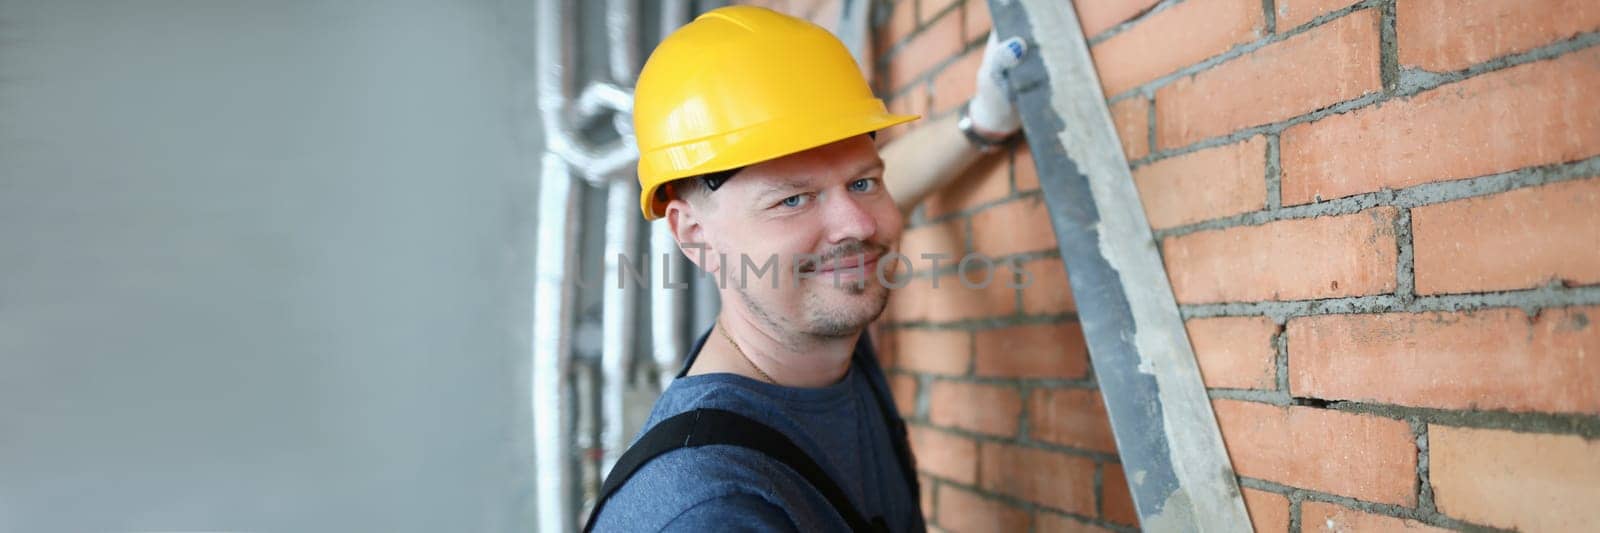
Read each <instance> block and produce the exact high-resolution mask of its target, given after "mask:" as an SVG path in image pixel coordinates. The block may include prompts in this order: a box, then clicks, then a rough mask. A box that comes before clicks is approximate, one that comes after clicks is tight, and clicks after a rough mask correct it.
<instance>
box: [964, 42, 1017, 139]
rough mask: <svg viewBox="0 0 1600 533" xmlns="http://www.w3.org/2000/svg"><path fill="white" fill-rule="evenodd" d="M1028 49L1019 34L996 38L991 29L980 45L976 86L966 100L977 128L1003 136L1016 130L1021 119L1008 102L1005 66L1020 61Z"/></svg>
mask: <svg viewBox="0 0 1600 533" xmlns="http://www.w3.org/2000/svg"><path fill="white" fill-rule="evenodd" d="M1027 52H1028V43H1027V42H1026V41H1023V40H1022V38H1020V37H1012V38H1010V39H1006V40H1005V41H1004V42H999V41H997V40H996V37H995V36H994V32H993V31H990V32H989V43H988V45H986V46H985V47H984V49H983V63H982V64H980V65H978V87H977V90H976V91H975V92H974V94H973V95H972V101H971V102H970V103H968V104H967V116H969V117H971V118H972V125H973V126H974V127H975V128H977V129H978V130H979V131H980V132H983V133H986V134H992V135H995V136H997V137H1004V136H1008V135H1011V134H1012V133H1016V131H1017V128H1019V127H1021V125H1022V119H1021V117H1019V116H1017V106H1016V105H1015V104H1013V103H1012V102H1011V98H1010V96H1009V91H1007V87H1008V85H1009V83H1008V82H1007V81H1006V77H1005V74H1006V70H1007V69H1010V68H1011V67H1014V66H1016V65H1017V63H1021V62H1022V56H1023V54H1026V53H1027Z"/></svg>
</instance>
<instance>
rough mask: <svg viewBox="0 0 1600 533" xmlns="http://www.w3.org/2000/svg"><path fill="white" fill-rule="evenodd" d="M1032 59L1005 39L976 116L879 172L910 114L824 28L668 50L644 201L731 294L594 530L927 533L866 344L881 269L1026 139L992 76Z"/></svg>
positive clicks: (728, 12) (649, 134) (759, 33)
mask: <svg viewBox="0 0 1600 533" xmlns="http://www.w3.org/2000/svg"><path fill="white" fill-rule="evenodd" d="M1022 51H1023V47H1022V43H1021V41H1019V40H1011V41H1007V42H1006V43H996V42H995V39H994V37H993V36H991V37H990V40H989V44H988V50H987V51H986V54H985V56H984V59H983V66H982V67H981V68H980V69H979V74H978V77H979V80H978V84H977V91H976V95H975V96H974V98H973V101H972V102H971V103H969V105H968V107H967V110H966V111H964V112H963V113H961V116H960V117H951V118H947V119H944V120H940V121H937V122H933V123H931V124H926V125H923V126H922V127H920V128H918V129H916V130H914V131H912V132H911V133H909V134H907V135H905V136H904V137H902V138H900V139H898V140H896V141H895V142H893V143H891V144H889V145H888V146H887V147H885V148H884V150H883V151H882V153H881V158H880V153H879V150H878V149H877V148H876V146H875V145H874V143H873V137H872V136H873V134H874V132H876V131H878V130H881V129H884V128H887V127H889V126H893V125H895V124H900V123H904V122H908V121H911V120H915V119H917V118H918V117H916V116H906V115H895V114H891V113H888V112H887V111H886V110H885V109H884V105H883V103H882V102H881V101H880V100H878V99H876V98H875V97H873V95H872V93H871V90H870V88H869V87H868V86H867V83H866V81H865V80H864V79H863V78H862V76H861V74H860V71H859V70H858V69H857V67H856V65H855V63H854V61H853V60H852V59H851V58H850V56H849V53H848V52H847V51H846V50H845V48H844V46H843V45H842V44H841V43H839V41H838V40H837V39H835V38H834V37H833V36H832V35H831V34H829V33H828V32H827V31H826V30H823V29H821V28H819V27H817V26H815V25H812V24H810V23H808V22H805V21H802V20H799V19H795V18H791V17H788V16H785V15H781V14H778V13H775V12H772V11H768V10H765V9H760V8H753V7H729V8H723V9H718V10H715V11H711V12H709V13H707V14H705V15H703V16H701V17H699V18H697V19H696V20H695V21H694V22H692V23H690V24H688V25H686V26H684V27H683V28H681V29H680V30H678V31H677V32H675V33H674V34H672V35H671V36H669V37H667V38H666V39H665V40H663V41H662V43H661V44H660V46H659V47H657V49H656V51H655V52H654V53H653V54H652V55H651V57H650V59H649V61H648V62H647V63H646V64H645V67H644V70H643V72H642V73H641V74H640V76H639V82H638V87H637V89H636V103H635V106H634V128H635V131H636V134H637V136H638V141H639V151H640V160H639V181H640V185H641V186H642V195H641V198H640V204H641V207H642V208H643V210H644V216H645V217H646V218H647V219H652V220H653V219H657V218H664V219H665V223H666V224H669V225H670V228H671V230H672V234H673V235H674V237H675V238H676V239H677V242H678V244H679V245H680V247H681V248H682V249H683V251H684V253H685V255H687V256H688V257H689V259H690V260H691V261H693V262H695V264H696V265H697V266H699V267H700V268H701V269H702V270H704V271H705V272H706V273H708V274H710V275H712V276H714V278H715V279H719V280H726V282H725V284H724V286H722V287H721V288H720V291H721V295H722V302H723V305H722V310H721V314H720V316H719V317H718V319H717V322H716V324H715V326H713V328H712V330H713V331H708V332H706V334H705V335H703V336H701V337H700V339H699V340H698V341H697V342H696V343H695V345H694V347H692V348H691V349H690V353H689V356H688V357H687V363H686V365H685V366H686V368H685V370H684V372H683V373H682V374H680V375H679V377H678V379H677V380H676V381H674V382H673V383H672V385H671V386H670V387H668V388H667V390H666V391H664V392H663V393H662V395H661V398H660V399H659V400H658V401H657V402H656V405H655V409H654V411H653V412H652V414H651V416H650V419H649V421H648V422H647V423H646V430H645V433H644V435H643V436H642V437H641V438H640V439H639V440H638V441H636V442H635V444H634V446H633V447H632V448H630V450H629V452H628V453H627V454H625V455H624V457H623V458H622V460H621V461H620V462H619V463H618V466H617V467H616V469H614V470H613V471H612V473H611V475H610V478H609V479H608V480H607V484H606V485H607V486H606V488H607V489H608V490H607V492H606V493H605V494H603V495H602V497H601V503H600V505H599V506H598V508H597V510H596V515H595V517H594V519H593V520H591V523H590V525H591V526H592V527H593V528H594V529H596V530H600V531H659V530H672V531H707V530H715V531H724V530H757V531H773V530H778V531H839V530H849V529H887V530H892V531H916V530H922V529H924V524H923V521H922V512H921V510H920V508H919V501H920V499H919V497H918V496H919V495H918V493H917V487H916V476H915V474H914V473H913V471H912V470H913V467H912V462H911V459H910V456H909V450H908V449H907V448H908V446H907V445H906V443H905V429H904V425H903V423H902V421H901V420H900V417H899V415H898V414H897V412H896V410H895V409H894V404H893V399H892V396H890V395H889V393H888V388H887V386H886V384H885V382H884V379H883V375H882V371H881V369H880V368H879V367H878V364H877V360H876V357H875V356H874V355H873V353H872V351H871V345H870V343H869V342H867V340H866V339H865V336H864V335H863V330H864V329H865V328H866V327H867V325H868V324H870V323H871V322H872V321H873V320H874V319H876V318H877V317H878V315H879V314H880V313H882V311H883V309H884V306H885V304H886V302H887V299H888V297H889V290H888V288H887V287H886V286H885V285H884V283H883V281H884V278H880V276H879V271H880V270H881V271H882V272H884V273H886V275H887V273H892V272H894V270H895V268H896V267H897V266H898V265H899V263H898V262H897V261H893V260H889V261H885V264H884V265H879V264H878V263H879V262H880V260H885V259H888V258H886V257H885V254H887V253H889V252H891V251H892V250H893V249H894V247H895V244H896V241H897V240H898V239H899V237H900V233H901V229H902V227H903V223H904V213H905V212H906V211H908V210H910V209H911V207H912V206H915V205H916V204H917V203H918V202H919V201H920V200H921V199H922V197H924V196H925V195H927V194H928V193H929V192H930V191H931V190H933V189H935V188H937V187H938V186H940V185H942V184H943V183H944V182H946V181H948V180H949V179H951V178H952V177H954V176H956V175H959V174H961V173H962V171H963V170H964V169H965V168H966V167H967V166H968V165H969V164H971V163H972V162H973V161H974V160H976V159H977V158H978V156H979V154H980V152H982V151H986V150H988V149H989V148H992V147H993V146H994V145H996V144H998V143H999V142H1001V141H1003V140H1005V139H1006V138H1007V137H1008V136H1010V135H1011V134H1013V133H1014V132H1015V131H1016V130H1017V125H1018V120H1017V117H1016V111H1015V110H1014V108H1013V107H1012V106H1011V104H1010V103H1009V102H1008V101H1007V98H1006V95H1005V92H1004V91H1003V90H1002V89H1001V88H1000V86H999V82H1000V77H999V73H1000V71H1001V69H1003V68H1006V67H1009V66H1010V65H1013V64H1015V62H1016V61H1017V60H1018V59H1019V58H1020V57H1021V54H1022ZM774 257H775V258H778V261H777V263H776V264H777V268H767V265H768V264H769V260H770V258H774ZM913 259H916V258H913ZM880 266H881V267H882V268H881V269H880ZM763 269H765V270H763ZM754 272H762V274H761V275H760V276H754V275H753V273H754Z"/></svg>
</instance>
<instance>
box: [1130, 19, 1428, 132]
mask: <svg viewBox="0 0 1600 533" xmlns="http://www.w3.org/2000/svg"><path fill="white" fill-rule="evenodd" d="M1378 63H1379V61H1378V13H1377V10H1373V9H1367V10H1363V11H1357V12H1355V13H1351V14H1350V15H1347V16H1345V17H1343V18H1340V19H1338V20H1335V21H1333V22H1330V23H1328V24H1324V25H1322V26H1320V27H1318V28H1315V29H1313V30H1311V31H1308V32H1306V33H1302V34H1300V35H1296V36H1293V37H1290V38H1288V39H1286V40H1284V41H1281V42H1278V43H1274V44H1272V45H1269V46H1267V47H1264V48H1262V49H1260V50H1256V51H1254V52H1251V53H1250V54H1249V55H1246V56H1244V57H1240V58H1236V59H1233V60H1230V61H1228V62H1226V63H1223V64H1221V65H1217V66H1216V67H1213V68H1212V69H1211V70H1207V71H1203V72H1200V73H1198V74H1195V75H1194V76H1190V77H1186V78H1182V79H1179V80H1177V81H1175V82H1173V83H1172V84H1171V85H1167V86H1166V87H1162V88H1161V90H1160V91H1158V92H1157V93H1156V145H1157V146H1159V147H1161V148H1177V147H1180V146H1187V145H1189V144H1193V143H1195V142H1197V141H1200V140H1203V139H1208V138H1211V137H1217V136H1220V135H1225V134H1228V133H1230V132H1233V131H1236V130H1239V129H1241V128H1247V127H1251V126H1257V125H1261V124H1268V123H1272V122H1277V121H1280V120H1284V119H1288V118H1292V117H1295V116H1299V115H1303V114H1306V113H1309V112H1311V111H1315V110H1317V109H1321V108H1323V107H1327V106H1329V105H1332V104H1335V103H1338V102H1342V101H1345V100H1350V99H1352V98H1355V97H1358V96H1361V95H1363V94H1367V93H1372V92H1377V91H1379V90H1380V89H1382V88H1383V84H1382V80H1381V79H1380V78H1379V75H1378ZM1395 131H1397V132H1398V131H1403V130H1401V129H1399V128H1397V129H1396V130H1395ZM1407 137H1409V136H1407Z"/></svg>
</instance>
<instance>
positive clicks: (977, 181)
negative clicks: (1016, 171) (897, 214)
mask: <svg viewBox="0 0 1600 533" xmlns="http://www.w3.org/2000/svg"><path fill="white" fill-rule="evenodd" d="M1010 195H1011V168H1010V166H1009V165H1007V164H1006V160H1005V158H1004V157H1003V155H1002V154H994V155H990V156H987V157H984V158H983V159H979V160H978V162H977V163H974V164H973V166H971V167H969V168H968V169H967V171H966V173H965V174H962V175H961V176H960V177H958V178H956V179H955V181H953V182H951V183H950V184H948V185H945V186H944V187H940V188H939V189H938V190H935V191H934V192H933V194H932V195H930V196H928V199H927V200H924V201H923V203H922V215H923V216H925V217H928V218H934V217H942V216H945V215H948V214H950V213H955V212H958V211H964V210H967V209H972V208H973V207H976V206H979V205H982V204H986V203H990V202H996V201H999V200H1000V199H1002V198H1005V197H1007V196H1010ZM955 257H959V256H955Z"/></svg>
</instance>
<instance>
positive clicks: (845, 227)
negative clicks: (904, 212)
mask: <svg viewBox="0 0 1600 533" xmlns="http://www.w3.org/2000/svg"><path fill="white" fill-rule="evenodd" d="M829 196H832V197H833V198H829V199H828V200H829V201H828V202H827V206H826V209H824V210H823V217H824V218H823V221H824V222H823V223H824V224H826V226H827V238H828V242H830V243H837V242H844V241H848V240H850V239H856V240H862V241H865V240H869V239H870V238H872V237H874V236H876V235H877V234H878V220H877V218H875V217H874V216H873V214H872V211H871V210H869V209H868V208H867V206H866V205H863V204H862V202H861V199H860V198H857V197H856V195H853V194H850V193H848V192H841V193H838V194H832V195H829Z"/></svg>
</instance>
